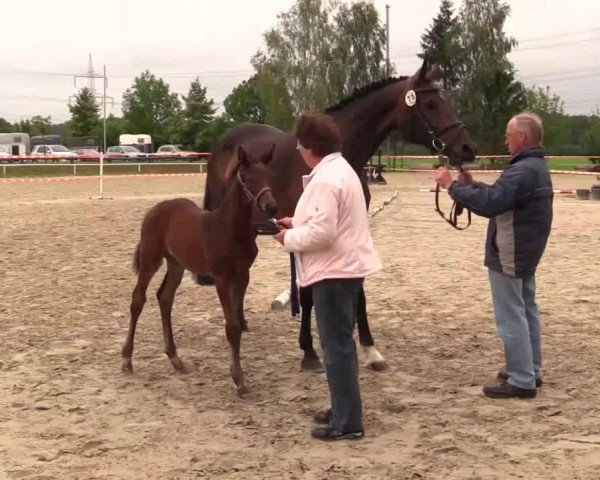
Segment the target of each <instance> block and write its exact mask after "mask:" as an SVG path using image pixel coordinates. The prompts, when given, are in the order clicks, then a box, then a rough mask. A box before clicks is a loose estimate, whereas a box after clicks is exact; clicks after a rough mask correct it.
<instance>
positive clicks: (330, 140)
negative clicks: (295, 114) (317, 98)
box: [294, 112, 342, 158]
mask: <svg viewBox="0 0 600 480" xmlns="http://www.w3.org/2000/svg"><path fill="white" fill-rule="evenodd" d="M294 135H295V136H296V138H297V139H298V141H299V142H300V144H301V145H302V146H303V147H304V148H310V149H311V150H312V152H313V153H314V154H315V155H316V156H318V157H321V158H322V157H324V156H326V155H329V154H330V153H334V152H339V151H340V150H341V149H342V139H341V136H340V130H339V128H338V126H337V125H336V123H335V122H334V121H333V119H332V118H331V117H330V116H329V115H325V114H324V113H316V112H304V113H303V114H302V115H300V118H298V121H297V122H296V128H295V129H294Z"/></svg>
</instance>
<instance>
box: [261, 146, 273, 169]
mask: <svg viewBox="0 0 600 480" xmlns="http://www.w3.org/2000/svg"><path fill="white" fill-rule="evenodd" d="M275 146H276V144H275V143H274V144H273V145H271V148H270V149H269V151H268V152H267V153H265V154H264V155H262V156H261V157H260V161H261V162H262V163H264V164H265V165H266V164H268V163H269V162H270V161H271V160H273V155H274V154H275Z"/></svg>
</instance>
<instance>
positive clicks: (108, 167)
mask: <svg viewBox="0 0 600 480" xmlns="http://www.w3.org/2000/svg"><path fill="white" fill-rule="evenodd" d="M205 171H206V162H193V163H185V164H168V163H165V164H158V165H157V164H153V163H140V164H130V163H105V164H104V174H105V175H135V174H138V173H200V172H205ZM99 173H100V165H98V164H97V163H95V164H82V163H75V164H70V163H61V164H2V165H0V178H2V177H4V178H31V177H66V176H71V175H77V176H86V175H98V174H99Z"/></svg>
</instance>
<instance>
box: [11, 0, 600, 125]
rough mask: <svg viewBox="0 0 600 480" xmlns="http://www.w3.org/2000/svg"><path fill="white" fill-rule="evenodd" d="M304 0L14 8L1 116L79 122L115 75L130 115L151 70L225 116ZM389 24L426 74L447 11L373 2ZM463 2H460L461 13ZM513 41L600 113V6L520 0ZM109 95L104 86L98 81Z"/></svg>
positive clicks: (532, 72)
mask: <svg viewBox="0 0 600 480" xmlns="http://www.w3.org/2000/svg"><path fill="white" fill-rule="evenodd" d="M293 3H294V0H170V1H164V0H161V1H158V0H143V1H142V0H93V1H91V0H20V1H10V2H9V1H3V2H2V9H1V12H2V13H1V18H2V29H1V31H2V41H1V42H0V59H1V60H0V117H4V118H6V119H7V120H9V121H16V120H20V119H22V118H29V117H31V116H33V115H36V114H40V115H51V116H52V121H53V122H55V123H56V122H60V121H65V120H68V119H69V111H68V109H67V106H66V103H67V101H68V99H69V96H72V95H74V94H75V93H77V91H78V89H79V88H81V87H83V86H85V85H86V82H87V80H85V79H78V80H77V86H74V84H73V76H72V75H73V74H75V73H81V74H83V73H85V72H86V70H87V68H88V57H89V54H90V53H91V54H92V59H93V64H94V68H95V70H96V71H97V72H99V73H101V71H102V66H103V65H106V68H107V74H108V78H109V82H108V93H107V94H108V95H109V96H112V97H114V100H115V105H114V107H111V106H110V104H109V106H108V113H114V114H115V115H120V113H121V110H120V102H121V100H122V95H123V92H124V91H125V90H126V89H127V88H128V87H129V86H130V85H131V83H132V81H133V79H134V77H135V76H137V75H139V73H140V72H141V71H143V70H145V69H149V70H150V71H151V72H152V73H154V74H156V75H157V76H161V77H163V78H164V79H165V80H166V81H167V82H168V83H169V85H170V86H171V89H172V90H173V91H175V92H177V93H187V91H188V89H189V85H190V82H191V81H192V80H193V79H194V78H195V77H196V76H198V77H199V78H200V82H201V83H202V84H203V85H204V86H206V87H207V88H208V95H209V97H212V98H214V100H215V102H216V103H217V104H218V105H220V104H221V103H222V102H223V100H224V98H225V97H226V96H227V95H228V94H229V93H230V92H231V90H232V89H233V88H234V87H235V86H236V85H237V84H238V83H240V82H241V81H242V80H244V79H247V78H248V77H249V76H251V75H252V73H253V70H252V67H251V65H250V58H251V57H252V55H253V54H254V53H256V51H257V50H258V49H259V48H262V47H263V38H262V34H263V33H264V32H265V31H266V30H268V29H269V28H271V27H274V26H275V25H276V24H277V14H278V13H280V12H282V11H286V10H288V9H289V7H290V6H291V5H292V4H293ZM373 3H374V4H375V6H376V7H377V9H378V11H379V13H380V17H381V20H382V22H384V21H385V10H386V9H385V6H386V4H388V5H389V6H390V59H391V61H392V62H393V63H395V65H396V70H397V73H398V74H399V75H403V74H404V75H409V74H412V73H413V72H414V71H415V70H416V69H417V68H418V66H419V60H418V59H417V57H416V54H417V53H418V52H419V51H420V48H419V41H420V37H421V34H422V33H423V31H424V30H425V29H426V28H427V27H428V26H429V25H430V23H431V20H432V18H433V17H434V16H435V15H436V14H437V12H438V9H439V3H440V2H439V0H388V1H385V0H373ZM460 3H461V2H460V0H454V4H455V7H456V9H458V8H459V7H460ZM507 3H509V4H510V6H511V9H512V13H511V16H510V18H509V19H508V21H507V23H506V32H507V33H508V34H509V35H512V36H514V37H516V38H517V40H519V42H520V46H519V48H517V49H516V50H515V51H514V52H513V53H512V54H511V56H510V59H511V60H512V61H513V63H514V64H515V67H516V69H517V71H518V75H519V78H520V79H521V80H522V81H523V82H525V84H527V85H532V84H537V85H540V86H544V85H550V87H551V88H552V90H553V91H554V92H556V93H558V94H559V95H560V96H561V98H562V99H563V100H564V102H565V109H566V111H567V112H568V113H584V114H588V113H591V111H592V110H593V109H594V108H595V107H598V106H600V1H598V0H570V1H568V2H567V1H565V0H509V1H508V2H507ZM96 89H97V91H98V92H99V93H101V92H102V83H101V81H100V80H96Z"/></svg>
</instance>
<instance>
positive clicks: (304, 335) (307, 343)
mask: <svg viewBox="0 0 600 480" xmlns="http://www.w3.org/2000/svg"><path fill="white" fill-rule="evenodd" d="M312 308H313V298H312V287H304V288H300V312H301V317H300V336H299V337H298V343H299V344H300V348H301V349H302V351H304V358H303V359H302V363H301V365H302V370H313V371H319V372H322V371H323V364H322V363H321V360H319V356H318V355H317V352H315V349H314V346H313V338H312V334H311V331H310V316H311V311H312Z"/></svg>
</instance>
